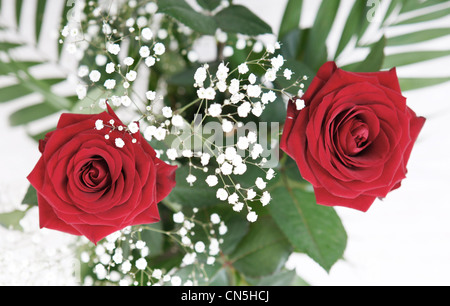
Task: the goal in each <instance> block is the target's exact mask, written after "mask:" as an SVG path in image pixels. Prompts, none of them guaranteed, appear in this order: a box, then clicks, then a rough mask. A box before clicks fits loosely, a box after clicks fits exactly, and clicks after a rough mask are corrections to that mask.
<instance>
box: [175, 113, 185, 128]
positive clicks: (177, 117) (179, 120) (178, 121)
mask: <svg viewBox="0 0 450 306" xmlns="http://www.w3.org/2000/svg"><path fill="white" fill-rule="evenodd" d="M172 125H173V126H176V127H182V126H183V125H184V120H183V117H182V116H180V115H174V116H173V117H172Z"/></svg>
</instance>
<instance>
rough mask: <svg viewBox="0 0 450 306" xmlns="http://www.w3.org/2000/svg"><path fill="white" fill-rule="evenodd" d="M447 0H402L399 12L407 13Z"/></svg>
mask: <svg viewBox="0 0 450 306" xmlns="http://www.w3.org/2000/svg"><path fill="white" fill-rule="evenodd" d="M447 2H448V1H447V0H426V1H423V0H404V1H403V6H402V9H401V11H400V13H407V12H411V11H415V10H418V9H422V8H427V7H430V6H433V5H438V4H442V3H447Z"/></svg>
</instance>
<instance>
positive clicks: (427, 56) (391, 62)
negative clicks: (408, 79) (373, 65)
mask: <svg viewBox="0 0 450 306" xmlns="http://www.w3.org/2000/svg"><path fill="white" fill-rule="evenodd" d="M449 55H450V50H445V51H419V52H407V53H398V54H391V55H388V56H386V57H385V58H384V64H383V68H392V67H399V66H405V65H410V64H415V63H419V62H423V61H428V60H432V59H436V58H440V57H444V56H449Z"/></svg>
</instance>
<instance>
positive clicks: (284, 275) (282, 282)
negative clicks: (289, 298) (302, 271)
mask: <svg viewBox="0 0 450 306" xmlns="http://www.w3.org/2000/svg"><path fill="white" fill-rule="evenodd" d="M296 278H297V274H296V272H295V271H281V272H279V273H276V274H274V275H270V276H267V277H263V278H257V279H253V278H247V282H248V283H249V284H250V285H252V286H292V285H293V283H294V282H295V281H296Z"/></svg>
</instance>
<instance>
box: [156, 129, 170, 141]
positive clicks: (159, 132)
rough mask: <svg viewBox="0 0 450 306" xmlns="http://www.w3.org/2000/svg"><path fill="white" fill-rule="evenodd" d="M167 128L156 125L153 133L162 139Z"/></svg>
mask: <svg viewBox="0 0 450 306" xmlns="http://www.w3.org/2000/svg"><path fill="white" fill-rule="evenodd" d="M166 134H167V130H166V129H165V128H163V127H158V128H157V129H156V131H155V134H154V135H153V136H154V137H155V138H156V139H157V140H159V141H162V140H164V139H165V138H166Z"/></svg>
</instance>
